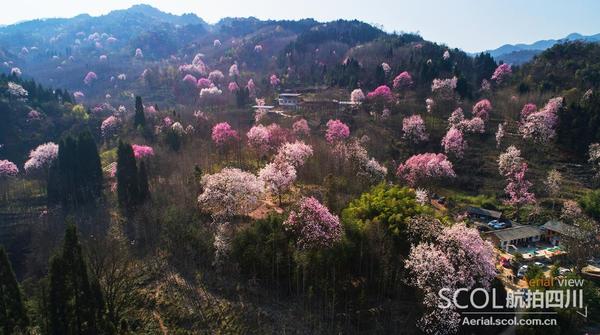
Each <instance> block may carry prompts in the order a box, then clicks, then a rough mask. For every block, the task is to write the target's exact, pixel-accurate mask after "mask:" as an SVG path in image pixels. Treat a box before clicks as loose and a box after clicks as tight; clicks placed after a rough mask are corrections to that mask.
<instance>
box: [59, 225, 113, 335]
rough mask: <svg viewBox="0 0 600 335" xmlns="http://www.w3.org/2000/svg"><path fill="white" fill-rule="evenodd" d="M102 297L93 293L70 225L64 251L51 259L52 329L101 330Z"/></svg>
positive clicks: (60, 331)
mask: <svg viewBox="0 0 600 335" xmlns="http://www.w3.org/2000/svg"><path fill="white" fill-rule="evenodd" d="M101 301H102V299H99V298H98V297H97V296H96V295H95V294H93V291H92V287H91V285H90V281H89V279H88V271H87V265H86V263H85V260H84V257H83V252H82V250H81V244H80V243H79V239H78V237H77V230H76V228H75V226H73V225H69V226H68V227H67V229H66V232H65V240H64V243H63V248H62V250H61V252H60V253H59V254H58V255H56V256H54V257H53V258H52V260H51V262H50V299H49V309H50V333H51V334H56V335H58V334H98V333H99V331H98V324H97V321H98V320H97V316H98V315H101Z"/></svg>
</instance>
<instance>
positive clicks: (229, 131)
mask: <svg viewBox="0 0 600 335" xmlns="http://www.w3.org/2000/svg"><path fill="white" fill-rule="evenodd" d="M238 138H239V136H238V133H237V131H236V130H235V129H233V128H231V126H230V125H229V123H227V122H221V123H217V124H216V125H215V126H214V127H213V129H212V140H213V142H215V143H216V144H217V145H224V144H226V143H227V142H229V141H232V140H236V139H238Z"/></svg>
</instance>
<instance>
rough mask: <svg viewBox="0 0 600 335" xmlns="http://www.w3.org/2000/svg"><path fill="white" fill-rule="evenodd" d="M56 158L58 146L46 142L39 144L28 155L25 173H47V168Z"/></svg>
mask: <svg viewBox="0 0 600 335" xmlns="http://www.w3.org/2000/svg"><path fill="white" fill-rule="evenodd" d="M57 157H58V144H56V143H54V142H48V143H44V144H40V145H39V146H38V147H37V148H35V149H34V150H32V151H31V152H30V153H29V160H27V162H25V166H24V168H25V172H27V173H30V172H33V171H36V170H43V171H48V168H50V166H51V165H52V163H54V161H55V160H56V158H57Z"/></svg>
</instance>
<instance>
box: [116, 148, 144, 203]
mask: <svg viewBox="0 0 600 335" xmlns="http://www.w3.org/2000/svg"><path fill="white" fill-rule="evenodd" d="M117 198H118V200H119V207H120V208H121V210H122V211H123V212H124V213H125V214H127V215H130V214H132V213H133V211H134V210H135V205H136V204H137V202H138V199H139V189H138V178H137V167H136V164H135V156H134V154H133V148H132V147H131V145H130V144H129V143H123V142H121V141H119V147H118V149H117Z"/></svg>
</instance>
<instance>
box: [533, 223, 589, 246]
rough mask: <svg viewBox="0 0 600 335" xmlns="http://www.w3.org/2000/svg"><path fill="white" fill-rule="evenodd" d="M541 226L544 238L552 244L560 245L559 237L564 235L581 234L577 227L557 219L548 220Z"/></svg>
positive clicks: (574, 235) (561, 237)
mask: <svg viewBox="0 0 600 335" xmlns="http://www.w3.org/2000/svg"><path fill="white" fill-rule="evenodd" d="M541 228H542V231H543V232H544V238H545V239H546V241H548V242H549V243H550V244H552V245H553V246H558V245H561V239H563V238H565V237H573V238H576V237H578V236H581V230H580V229H579V228H577V227H575V226H571V225H568V224H566V223H563V222H561V221H557V220H550V221H548V222H546V223H544V224H543V225H542V227H541Z"/></svg>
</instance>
